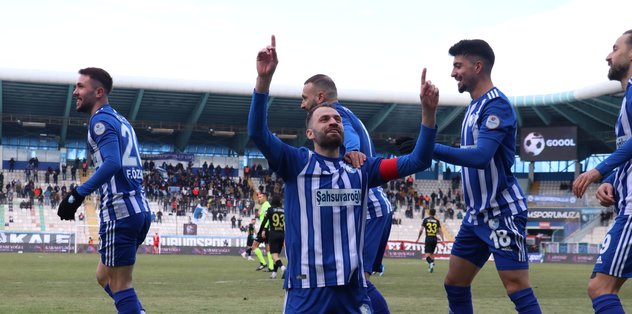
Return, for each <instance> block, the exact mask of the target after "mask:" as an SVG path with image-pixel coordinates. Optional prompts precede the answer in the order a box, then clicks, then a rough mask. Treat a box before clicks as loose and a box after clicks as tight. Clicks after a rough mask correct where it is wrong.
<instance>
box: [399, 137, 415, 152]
mask: <svg viewBox="0 0 632 314" xmlns="http://www.w3.org/2000/svg"><path fill="white" fill-rule="evenodd" d="M415 144H417V139H416V138H412V137H408V136H403V137H399V138H397V139H396V140H395V145H397V150H399V153H400V154H401V155H406V154H410V153H411V152H412V151H413V149H415Z"/></svg>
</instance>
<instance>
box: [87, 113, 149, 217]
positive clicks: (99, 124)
mask: <svg viewBox="0 0 632 314" xmlns="http://www.w3.org/2000/svg"><path fill="white" fill-rule="evenodd" d="M88 149H89V150H90V155H91V156H92V161H93V163H94V166H95V168H96V171H95V173H94V174H93V175H92V176H91V177H90V179H88V180H87V181H86V182H85V183H84V184H82V185H81V186H79V187H78V188H77V192H78V193H79V194H81V195H84V196H85V195H88V194H90V193H92V192H93V191H95V190H97V189H98V190H99V194H100V197H101V204H100V206H99V207H100V208H99V209H100V210H101V213H100V218H101V222H108V221H113V220H118V219H123V218H126V217H129V216H131V215H134V214H138V213H141V212H150V208H149V204H148V203H147V200H146V199H145V192H144V189H143V185H142V183H143V168H142V163H141V160H140V154H139V149H138V141H137V139H136V133H135V132H134V129H133V128H132V126H131V124H130V123H129V122H128V121H127V119H125V117H123V116H122V115H120V114H119V113H118V112H116V110H114V109H113V108H112V107H111V106H110V105H109V104H106V105H104V106H102V107H101V108H100V109H99V110H97V111H96V112H95V113H94V115H92V117H91V118H90V128H89V129H88Z"/></svg>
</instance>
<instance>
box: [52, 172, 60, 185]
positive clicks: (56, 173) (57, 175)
mask: <svg viewBox="0 0 632 314" xmlns="http://www.w3.org/2000/svg"><path fill="white" fill-rule="evenodd" d="M58 181H59V169H55V170H54V171H53V184H57V183H58Z"/></svg>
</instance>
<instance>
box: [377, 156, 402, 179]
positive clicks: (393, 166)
mask: <svg viewBox="0 0 632 314" xmlns="http://www.w3.org/2000/svg"><path fill="white" fill-rule="evenodd" d="M380 175H381V176H382V181H384V182H386V181H391V180H393V179H397V178H399V174H398V173H397V157H395V158H390V159H382V162H381V163H380Z"/></svg>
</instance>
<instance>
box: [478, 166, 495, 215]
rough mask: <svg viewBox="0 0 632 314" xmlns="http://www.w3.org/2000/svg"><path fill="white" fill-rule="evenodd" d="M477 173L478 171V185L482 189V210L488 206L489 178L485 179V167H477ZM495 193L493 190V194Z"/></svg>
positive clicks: (480, 209)
mask: <svg viewBox="0 0 632 314" xmlns="http://www.w3.org/2000/svg"><path fill="white" fill-rule="evenodd" d="M476 173H478V186H479V187H480V189H481V207H480V208H479V209H478V211H479V212H481V211H483V209H485V208H487V206H486V205H487V180H486V179H485V169H476ZM493 193H494V192H493V191H492V196H493Z"/></svg>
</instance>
